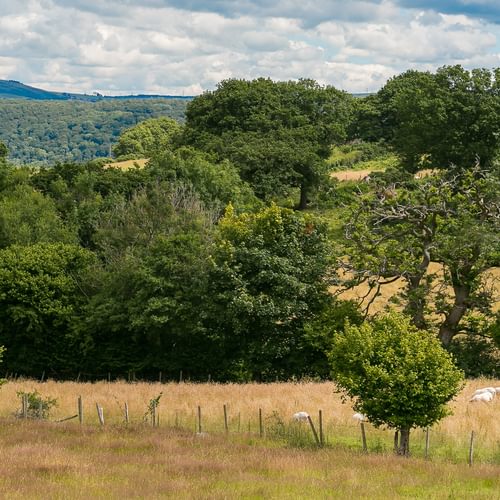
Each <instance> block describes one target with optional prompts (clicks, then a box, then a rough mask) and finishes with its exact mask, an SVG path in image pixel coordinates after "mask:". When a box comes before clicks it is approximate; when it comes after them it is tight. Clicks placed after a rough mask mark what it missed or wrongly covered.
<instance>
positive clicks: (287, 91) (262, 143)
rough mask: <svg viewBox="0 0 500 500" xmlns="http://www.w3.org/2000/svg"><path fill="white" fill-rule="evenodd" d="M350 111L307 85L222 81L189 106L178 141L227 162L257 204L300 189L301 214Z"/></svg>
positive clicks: (327, 92)
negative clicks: (182, 138)
mask: <svg viewBox="0 0 500 500" xmlns="http://www.w3.org/2000/svg"><path fill="white" fill-rule="evenodd" d="M350 110H351V97H350V96H349V95H348V94H346V93H344V92H341V91H339V90H337V89H335V88H334V87H329V86H328V87H322V86H320V85H319V84H317V83H316V82H315V81H314V80H299V81H298V82H293V81H289V82H273V81H272V80H270V79H265V78H259V79H256V80H252V81H248V80H236V79H234V80H225V81H223V82H221V83H220V84H219V85H218V87H217V89H216V90H215V91H213V92H205V93H204V94H202V95H201V96H198V97H196V98H195V99H193V101H191V102H190V103H189V105H188V108H187V110H186V126H185V141H186V142H187V143H188V144H191V145H194V146H196V147H198V148H201V149H203V150H206V151H210V152H212V153H213V154H215V155H216V156H217V157H219V158H227V159H230V160H231V161H233V162H234V164H235V165H236V166H237V167H238V169H239V171H240V174H241V176H242V178H243V179H244V180H246V181H248V182H249V183H250V184H251V185H252V187H253V188H254V190H255V192H256V194H257V195H258V196H260V197H261V198H272V197H274V196H279V195H283V194H288V193H289V191H290V189H291V188H292V187H296V188H299V189H300V191H301V198H300V203H299V205H300V207H301V208H305V205H306V203H307V193H308V191H309V190H312V189H314V188H315V187H316V186H317V185H318V182H319V180H320V178H321V174H322V172H323V167H324V165H323V163H322V160H324V159H325V158H326V157H327V156H328V154H329V151H330V147H331V145H332V144H334V143H336V142H340V141H342V140H344V139H345V137H346V130H347V125H348V121H349V119H350Z"/></svg>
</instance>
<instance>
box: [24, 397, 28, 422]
mask: <svg viewBox="0 0 500 500" xmlns="http://www.w3.org/2000/svg"><path fill="white" fill-rule="evenodd" d="M23 418H28V395H27V394H23Z"/></svg>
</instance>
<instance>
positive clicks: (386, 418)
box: [330, 312, 463, 455]
mask: <svg viewBox="0 0 500 500" xmlns="http://www.w3.org/2000/svg"><path fill="white" fill-rule="evenodd" d="M330 359H331V363H332V376H333V378H334V380H335V382H336V383H337V385H338V386H339V388H340V389H341V390H342V392H343V393H344V394H345V396H346V397H349V398H351V399H352V400H353V401H354V409H355V410H356V411H359V412H361V413H363V414H364V415H366V416H367V417H368V419H369V421H370V422H371V423H372V424H373V425H375V426H377V427H378V426H381V425H387V426H388V427H390V428H392V429H396V430H399V431H400V432H401V434H402V438H403V436H405V439H404V440H403V439H402V442H401V447H402V449H400V452H401V453H402V454H405V455H406V454H408V452H409V448H408V446H409V441H408V437H409V432H410V429H412V428H414V427H429V426H431V425H433V424H435V423H436V422H438V421H439V420H441V419H442V418H443V417H444V416H446V415H448V414H449V413H450V411H449V409H448V408H446V403H447V402H448V401H450V400H451V399H452V398H453V397H455V396H456V395H457V394H458V392H459V391H460V389H461V388H462V383H463V373H462V372H461V370H459V369H458V368H456V367H455V365H454V363H453V359H452V357H451V356H450V354H448V353H447V352H446V351H445V350H444V349H443V348H442V347H441V345H440V343H439V341H438V340H437V339H436V337H435V336H434V335H432V334H431V333H429V332H425V331H421V330H418V329H417V328H416V327H414V326H413V325H412V324H411V322H410V320H409V318H406V317H404V316H402V315H400V314H397V313H394V312H392V313H390V314H388V315H386V316H381V317H376V318H375V319H374V320H372V321H370V322H365V323H363V324H362V325H361V326H354V325H349V324H347V325H346V327H345V329H344V332H343V333H339V334H338V335H337V336H335V337H334V339H333V347H332V351H331V358H330Z"/></svg>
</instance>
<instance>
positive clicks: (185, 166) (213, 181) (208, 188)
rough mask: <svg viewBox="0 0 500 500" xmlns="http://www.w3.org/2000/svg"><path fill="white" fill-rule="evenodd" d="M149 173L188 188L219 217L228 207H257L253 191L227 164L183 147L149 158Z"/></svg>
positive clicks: (257, 202) (233, 168)
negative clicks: (230, 204) (228, 205)
mask: <svg viewBox="0 0 500 500" xmlns="http://www.w3.org/2000/svg"><path fill="white" fill-rule="evenodd" d="M147 168H148V172H150V175H151V176H152V177H153V178H155V179H162V180H164V181H167V182H169V183H182V184H185V185H188V186H191V187H192V188H193V189H194V191H196V193H197V194H198V196H199V197H200V199H201V201H202V202H203V203H204V205H205V206H206V207H208V208H210V209H213V210H215V211H216V212H217V213H222V211H223V210H224V208H225V207H226V205H227V204H228V203H233V204H234V206H236V207H237V209H238V210H245V209H251V208H252V207H254V206H257V205H258V204H259V201H258V199H257V198H256V197H255V194H254V193H253V191H252V188H251V187H250V186H249V185H248V184H247V183H246V182H244V181H242V180H241V177H240V176H239V174H238V171H237V169H236V168H235V166H234V165H233V164H232V163H230V162H229V161H227V160H222V161H220V162H215V161H211V160H210V158H209V157H207V155H206V154H204V153H202V152H200V151H197V150H195V149H193V148H187V147H182V148H179V149H178V150H177V151H176V152H175V153H174V152H169V151H166V152H163V153H160V154H158V155H156V156H155V157H153V158H152V160H151V161H150V163H149V165H148V167H147Z"/></svg>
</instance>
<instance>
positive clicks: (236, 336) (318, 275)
mask: <svg viewBox="0 0 500 500" xmlns="http://www.w3.org/2000/svg"><path fill="white" fill-rule="evenodd" d="M328 254H329V252H328V242H327V240H326V228H325V225H324V223H323V222H322V221H320V220H318V219H315V218H313V217H311V216H301V215H299V214H297V213H295V212H293V211H291V210H287V209H282V208H279V207H278V206H276V205H274V204H273V205H271V206H270V207H267V208H264V209H262V210H260V211H259V212H257V213H244V214H241V215H238V216H237V215H235V214H234V211H233V208H232V207H231V206H229V207H228V209H227V211H226V214H225V216H224V218H223V219H222V220H221V221H220V223H219V235H218V238H217V239H216V242H215V247H214V250H213V253H212V266H211V268H210V272H209V291H208V295H209V296H210V297H211V300H210V303H211V304H212V306H211V307H212V310H211V311H210V318H211V327H212V328H214V329H215V330H217V331H220V332H221V333H222V334H224V337H225V343H226V347H227V348H228V349H229V350H231V351H233V354H232V356H233V359H235V360H237V359H239V358H237V357H234V356H235V354H234V351H236V352H237V353H238V354H237V356H240V357H241V359H243V360H245V365H246V366H247V367H248V368H249V369H250V370H254V373H255V375H256V376H259V377H263V378H266V379H267V378H268V377H273V376H281V377H283V376H285V377H286V376H287V373H289V372H287V370H288V369H290V367H287V363H290V356H291V354H292V353H293V352H294V351H295V350H296V349H297V345H298V343H299V338H300V334H299V332H301V330H302V328H303V324H304V322H305V321H306V320H307V319H308V318H310V317H311V315H312V314H314V313H315V312H316V311H318V309H319V308H320V306H321V304H322V302H323V301H324V299H325V297H326V296H327V285H326V281H324V280H323V278H324V277H325V275H326V272H327V266H328V263H329V257H328Z"/></svg>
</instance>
